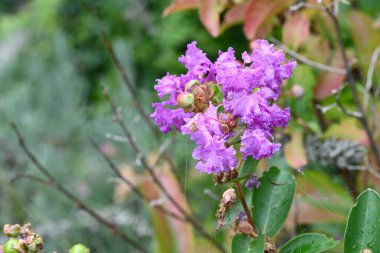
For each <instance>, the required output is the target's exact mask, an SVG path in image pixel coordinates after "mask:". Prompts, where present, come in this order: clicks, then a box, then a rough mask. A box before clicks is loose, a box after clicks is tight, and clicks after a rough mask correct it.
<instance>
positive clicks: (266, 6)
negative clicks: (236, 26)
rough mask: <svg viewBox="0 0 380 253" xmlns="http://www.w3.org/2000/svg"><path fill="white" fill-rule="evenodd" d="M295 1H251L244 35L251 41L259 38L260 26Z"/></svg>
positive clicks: (245, 21)
mask: <svg viewBox="0 0 380 253" xmlns="http://www.w3.org/2000/svg"><path fill="white" fill-rule="evenodd" d="M293 2H294V0H251V1H249V3H248V7H247V11H246V13H245V18H244V33H245V36H246V37H247V38H248V39H249V40H252V39H255V38H257V31H258V30H259V28H260V26H261V25H262V24H264V23H265V21H267V20H268V19H269V18H271V17H273V16H275V15H277V14H279V13H280V12H282V11H283V10H285V9H286V8H287V7H289V6H290V5H291V4H292V3H293Z"/></svg>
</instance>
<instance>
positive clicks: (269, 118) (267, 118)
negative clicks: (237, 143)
mask: <svg viewBox="0 0 380 253" xmlns="http://www.w3.org/2000/svg"><path fill="white" fill-rule="evenodd" d="M262 94H264V95H266V94H265V93H264V92H261V90H260V91H258V92H255V93H246V92H241V93H232V94H230V96H229V99H228V100H225V101H224V107H225V109H226V110H227V111H230V112H231V113H232V114H233V115H234V116H235V117H239V118H241V121H242V122H244V123H246V124H248V127H249V128H251V129H257V128H261V129H264V130H269V131H272V130H273V129H274V128H276V127H279V126H281V127H285V126H286V124H287V123H288V121H289V119H290V110H289V108H285V109H284V110H282V109H281V108H280V107H278V106H277V105H276V104H272V105H271V104H270V103H269V101H268V100H267V99H266V98H265V97H264V96H262Z"/></svg>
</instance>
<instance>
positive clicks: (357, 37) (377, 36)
mask: <svg viewBox="0 0 380 253" xmlns="http://www.w3.org/2000/svg"><path fill="white" fill-rule="evenodd" d="M349 25H350V28H351V34H352V38H353V41H354V46H355V51H356V54H357V56H358V60H359V65H360V67H361V70H362V73H363V75H364V76H366V74H367V71H368V68H369V64H370V61H371V57H372V54H373V51H374V50H375V48H376V47H378V46H379V44H380V32H379V31H376V29H375V25H374V24H373V23H372V20H371V19H370V17H369V16H368V15H366V14H365V13H364V12H360V11H352V12H351V13H350V15H349ZM378 71H380V63H378V64H377V68H376V71H375V73H374V74H375V76H376V75H377V72H378Z"/></svg>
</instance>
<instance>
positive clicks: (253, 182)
mask: <svg viewBox="0 0 380 253" xmlns="http://www.w3.org/2000/svg"><path fill="white" fill-rule="evenodd" d="M259 186H260V181H259V180H258V179H257V176H256V174H254V175H253V176H252V177H251V178H250V179H248V180H247V182H246V183H245V187H247V188H250V189H252V188H259Z"/></svg>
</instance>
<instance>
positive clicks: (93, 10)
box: [87, 1, 160, 142]
mask: <svg viewBox="0 0 380 253" xmlns="http://www.w3.org/2000/svg"><path fill="white" fill-rule="evenodd" d="M87 6H88V7H89V9H90V11H91V13H92V14H93V15H94V17H95V19H96V21H97V23H98V29H99V33H100V37H101V39H102V41H103V44H104V46H105V47H106V49H107V51H108V53H109V54H110V56H111V59H112V61H113V62H114V63H115V65H116V68H117V70H118V72H119V73H120V76H121V79H122V80H123V83H124V84H125V86H126V87H127V89H128V91H129V92H130V94H131V98H132V102H133V105H134V106H135V107H136V109H137V111H138V112H139V113H140V115H141V117H142V118H143V119H144V120H145V122H146V124H147V125H148V127H149V129H150V131H151V132H152V134H153V136H154V138H155V139H156V141H157V142H159V141H160V135H159V134H158V131H157V128H156V127H155V126H154V125H153V122H152V120H151V119H150V117H149V115H148V114H147V113H146V112H145V110H144V108H143V106H142V105H141V103H140V100H139V99H138V94H137V91H136V89H135V87H134V86H133V84H132V82H131V80H130V79H129V76H128V72H127V71H126V70H125V68H124V66H123V64H122V63H121V61H120V59H119V57H118V56H117V54H116V52H115V49H114V47H113V45H112V42H111V40H110V38H109V37H108V34H107V32H106V31H105V29H104V27H103V23H102V19H101V17H100V15H99V13H98V12H97V10H96V8H95V7H94V6H93V4H92V3H91V1H89V3H88V5H87Z"/></svg>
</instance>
